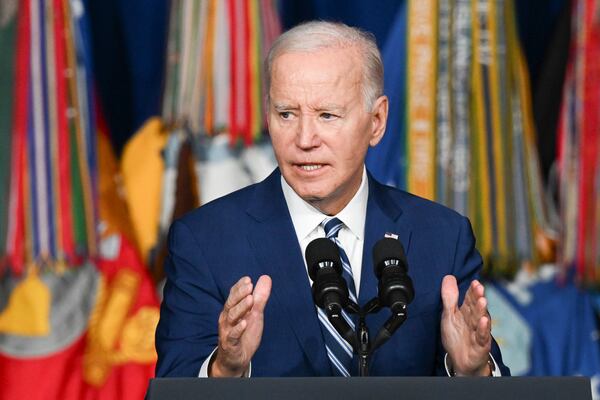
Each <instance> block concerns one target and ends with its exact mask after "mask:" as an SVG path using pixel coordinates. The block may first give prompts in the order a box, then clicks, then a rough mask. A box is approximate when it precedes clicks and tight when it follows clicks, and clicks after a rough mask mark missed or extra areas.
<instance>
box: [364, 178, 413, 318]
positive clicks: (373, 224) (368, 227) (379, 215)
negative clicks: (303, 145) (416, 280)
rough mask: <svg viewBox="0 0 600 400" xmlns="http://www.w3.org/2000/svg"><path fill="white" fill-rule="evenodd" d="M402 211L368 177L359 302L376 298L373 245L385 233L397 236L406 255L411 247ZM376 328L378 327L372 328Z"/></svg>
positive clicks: (382, 189)
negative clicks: (403, 222)
mask: <svg viewBox="0 0 600 400" xmlns="http://www.w3.org/2000/svg"><path fill="white" fill-rule="evenodd" d="M401 215H402V209H401V208H400V205H399V204H397V202H396V201H395V200H394V199H393V198H392V197H391V196H390V195H389V193H388V192H387V189H386V187H385V186H384V185H382V184H380V183H379V182H377V181H376V180H375V179H373V178H372V176H371V175H370V174H369V200H368V202H367V216H366V220H365V241H364V245H363V256H362V273H361V278H360V293H359V299H358V301H359V303H360V304H361V305H365V304H366V303H367V302H368V301H369V300H371V299H372V298H373V297H375V296H377V283H378V282H377V278H376V277H375V272H374V271H373V246H375V243H377V241H379V240H380V239H383V238H384V236H385V234H386V233H391V234H396V235H398V240H400V242H401V243H402V246H403V247H404V251H405V253H406V254H407V255H408V251H409V248H410V236H411V230H410V227H409V226H407V225H406V224H402V218H401ZM372 328H375V327H372Z"/></svg>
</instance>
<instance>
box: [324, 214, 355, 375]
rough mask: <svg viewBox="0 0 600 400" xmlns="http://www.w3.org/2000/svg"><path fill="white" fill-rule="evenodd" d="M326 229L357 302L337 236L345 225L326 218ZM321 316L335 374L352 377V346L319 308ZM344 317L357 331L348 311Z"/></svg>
mask: <svg viewBox="0 0 600 400" xmlns="http://www.w3.org/2000/svg"><path fill="white" fill-rule="evenodd" d="M321 225H322V226H323V228H324V229H325V236H327V238H328V239H330V240H331V241H333V242H334V243H335V244H336V245H337V246H338V248H339V252H340V258H341V261H342V266H343V271H342V275H343V276H344V279H346V283H347V284H348V291H349V293H350V299H351V300H352V301H354V302H357V301H356V289H355V286H354V278H353V276H352V269H351V268H350V262H349V261H348V256H347V255H346V252H345V251H344V248H343V247H342V245H341V243H340V241H339V239H338V237H337V235H338V232H339V231H340V229H342V227H343V226H344V223H343V222H342V221H340V220H339V219H337V218H326V219H325V220H323V222H322V223H321ZM317 312H318V314H319V321H320V322H321V328H322V331H323V337H324V339H325V348H326V350H327V356H328V357H329V360H331V365H332V366H333V373H334V375H337V376H350V366H351V364H352V357H353V352H352V346H350V344H349V343H348V342H346V341H345V340H344V339H343V338H342V337H341V335H340V334H339V333H338V332H337V331H336V330H335V328H334V327H333V326H332V325H331V323H330V322H329V320H328V319H327V315H326V314H325V312H324V311H323V310H322V309H321V308H317ZM342 316H343V317H344V319H345V320H346V321H347V322H348V324H350V326H351V327H352V329H355V326H354V321H352V319H351V318H350V317H349V316H348V314H347V313H346V311H342Z"/></svg>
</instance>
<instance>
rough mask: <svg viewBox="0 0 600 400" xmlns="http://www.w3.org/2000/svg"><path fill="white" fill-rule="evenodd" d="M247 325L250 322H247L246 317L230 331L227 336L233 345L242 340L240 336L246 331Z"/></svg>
mask: <svg viewBox="0 0 600 400" xmlns="http://www.w3.org/2000/svg"><path fill="white" fill-rule="evenodd" d="M247 326H248V323H247V322H246V320H245V319H243V320H241V321H240V322H238V323H237V324H236V325H235V326H234V327H233V328H231V330H230V331H229V334H228V335H227V338H226V340H227V342H228V343H229V344H231V345H233V346H235V345H237V344H238V343H239V341H240V338H241V337H242V335H243V334H244V331H245V330H246V327H247Z"/></svg>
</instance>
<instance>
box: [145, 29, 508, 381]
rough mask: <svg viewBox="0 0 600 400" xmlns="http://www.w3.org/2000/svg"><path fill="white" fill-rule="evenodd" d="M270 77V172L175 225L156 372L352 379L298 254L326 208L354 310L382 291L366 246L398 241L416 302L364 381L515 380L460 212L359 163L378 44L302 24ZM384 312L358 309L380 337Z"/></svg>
mask: <svg viewBox="0 0 600 400" xmlns="http://www.w3.org/2000/svg"><path fill="white" fill-rule="evenodd" d="M266 70H267V75H268V79H269V81H268V85H267V87H268V99H267V103H268V123H269V132H270V135H271V139H272V143H273V147H274V150H275V155H276V157H277V162H278V165H279V168H278V169H276V170H275V171H274V172H273V173H272V174H271V175H270V176H269V177H268V178H267V179H266V180H265V181H263V182H261V183H259V184H256V185H253V186H250V187H247V188H245V189H242V190H240V191H238V192H235V193H233V194H230V195H228V196H225V197H223V198H221V199H218V200H216V201H214V202H212V203H209V204H207V205H205V206H203V207H201V208H199V209H197V210H195V211H194V212H192V213H190V214H188V215H187V216H185V217H184V218H182V219H181V220H179V221H176V222H175V223H174V224H173V226H172V228H171V232H170V238H169V249H170V253H169V257H168V260H167V261H166V268H165V269H166V272H167V276H168V280H167V284H166V286H165V291H164V301H163V304H162V307H161V319H160V322H159V326H158V328H157V332H156V345H157V350H158V356H159V359H158V365H157V371H156V372H157V376H199V375H200V376H207V375H208V376H214V377H224V376H229V377H231V376H248V375H251V376H311V375H315V376H331V375H350V374H353V375H355V374H356V372H357V367H356V359H354V360H352V361H351V362H345V363H342V362H339V360H338V359H337V358H336V355H335V354H334V353H335V351H336V349H334V348H333V347H332V346H333V345H331V344H330V342H329V341H328V340H330V339H329V336H328V335H333V334H334V333H332V332H330V331H328V328H327V327H326V324H325V322H324V321H322V320H321V319H320V318H319V315H318V314H319V313H318V312H317V310H316V308H315V305H314V303H313V301H312V298H311V291H310V284H311V282H310V280H309V277H308V275H307V270H306V264H305V260H304V255H303V254H304V250H305V249H306V246H307V245H308V243H309V242H310V241H312V240H313V239H315V238H317V237H323V236H325V232H326V230H327V225H326V224H325V223H326V222H328V221H330V220H331V217H336V218H338V219H339V220H341V223H342V225H341V229H340V230H339V231H338V232H337V233H336V234H335V235H334V236H336V237H337V239H338V242H339V244H340V245H341V246H340V252H342V251H343V252H344V254H346V256H347V259H348V261H349V264H350V266H351V272H352V274H353V277H351V278H350V280H352V281H353V282H351V283H350V285H353V286H355V289H354V290H355V292H356V296H357V298H358V302H359V304H361V305H364V304H365V303H366V302H367V301H368V300H370V299H371V298H373V297H374V296H376V294H377V281H376V278H375V276H374V274H373V270H372V266H371V262H370V259H371V249H372V248H373V245H374V244H375V242H377V241H378V240H379V239H381V238H383V237H384V236H386V235H388V236H390V235H391V236H395V237H398V240H400V242H401V243H402V245H403V247H404V249H405V252H406V254H407V259H408V265H409V274H410V275H411V277H412V280H413V283H414V287H415V293H416V294H415V299H414V301H413V302H412V303H411V304H410V305H409V306H408V318H407V320H406V322H405V323H404V324H403V325H402V326H401V327H400V328H399V330H398V331H397V332H396V333H395V334H394V336H392V338H391V339H390V340H389V341H388V342H387V343H386V344H384V345H383V346H382V347H381V348H379V349H378V350H377V351H376V352H375V354H374V355H373V357H372V360H371V361H372V362H371V365H370V372H371V374H372V375H436V374H437V375H445V374H447V373H450V374H456V375H475V376H489V375H491V374H492V373H494V374H495V375H497V374H498V373H499V372H500V371H499V369H500V370H501V372H502V374H508V369H507V368H506V367H504V366H503V365H502V360H501V356H500V352H499V349H498V347H497V345H496V344H495V342H494V341H493V339H492V337H491V321H490V317H489V314H488V313H487V307H486V306H487V303H486V299H485V297H484V288H483V286H482V285H481V284H480V283H479V282H478V281H477V280H475V278H476V277H477V274H478V271H479V269H480V267H481V262H482V261H481V257H480V256H479V254H478V253H477V251H476V250H475V248H474V238H473V234H472V231H471V227H470V224H469V222H468V220H467V219H466V218H464V217H462V216H460V215H458V214H457V213H455V212H453V211H451V210H448V209H446V208H444V207H442V206H440V205H437V204H435V203H432V202H429V201H427V200H423V199H420V198H417V197H415V196H412V195H410V194H408V193H405V192H402V191H399V190H396V189H393V188H390V187H387V186H384V185H381V184H380V183H378V182H376V181H375V180H374V179H373V178H372V177H370V176H369V175H368V173H367V172H366V169H365V167H364V159H365V154H366V152H367V149H368V147H369V146H375V145H376V144H377V143H378V142H379V141H380V140H381V138H382V136H383V133H384V131H385V124H386V119H387V114H388V100H387V97H385V96H384V95H383V93H382V91H383V67H382V63H381V57H380V54H379V51H378V50H377V46H376V44H375V42H374V40H373V39H372V37H371V36H369V35H367V34H365V33H363V32H361V31H358V30H356V29H353V28H349V27H347V26H345V25H342V24H333V23H327V22H310V23H306V24H302V25H299V26H297V27H295V28H294V29H292V30H290V31H288V32H286V33H285V34H283V35H282V36H281V37H280V38H279V39H278V40H277V41H276V42H275V44H274V45H273V47H272V49H271V51H270V53H269V56H268V59H267V61H266ZM338 228H339V227H338ZM440 293H441V296H440ZM463 298H464V302H462V305H461V307H458V304H459V301H461V300H462V299H463ZM442 300H443V301H442ZM442 309H443V313H442V312H441V311H442ZM388 317H389V311H387V310H382V311H380V312H379V313H377V314H372V315H369V316H368V317H367V324H368V326H369V327H370V329H371V330H372V331H373V332H372V334H373V335H374V334H375V333H376V330H377V329H379V327H381V326H382V324H383V323H384V322H385V320H386V319H387V318H388ZM338 344H339V343H338ZM341 345H342V346H343V345H344V343H341ZM490 353H491V355H490ZM494 370H495V371H494Z"/></svg>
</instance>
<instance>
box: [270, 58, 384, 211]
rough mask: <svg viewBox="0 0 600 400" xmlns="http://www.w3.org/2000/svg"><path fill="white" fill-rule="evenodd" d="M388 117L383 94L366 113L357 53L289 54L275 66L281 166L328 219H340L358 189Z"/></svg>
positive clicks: (275, 134)
mask: <svg viewBox="0 0 600 400" xmlns="http://www.w3.org/2000/svg"><path fill="white" fill-rule="evenodd" d="M386 118H387V98H386V97H384V96H382V97H380V98H379V99H377V101H376V102H375V105H374V106H373V109H372V110H371V111H370V112H368V111H367V109H366V106H365V104H364V99H363V93H362V59H361V58H360V57H359V55H358V53H357V50H356V49H353V48H345V49H324V50H318V51H314V52H292V53H284V54H282V55H280V56H279V57H277V58H276V59H275V61H274V62H273V66H272V73H271V88H270V92H269V114H268V122H269V132H270V134H271V140H272V142H273V148H274V150H275V156H276V157H277V162H278V164H279V168H280V169H281V173H282V174H283V177H284V178H285V180H286V182H287V183H288V184H289V185H290V186H291V187H292V188H293V189H294V191H295V192H296V193H297V194H298V195H299V196H300V197H301V198H302V199H304V200H305V201H307V202H308V203H310V204H312V205H313V206H314V207H316V208H318V209H319V210H321V211H322V212H324V213H325V214H329V215H333V214H337V213H338V212H339V211H341V210H342V209H343V208H344V207H345V206H346V204H348V202H349V201H350V200H351V199H352V197H353V196H354V194H355V193H356V191H357V190H358V187H359V186H360V182H361V178H362V171H363V163H364V159H365V155H366V152H367V149H368V147H369V145H371V146H374V145H376V144H377V143H378V142H379V140H380V139H381V137H382V136H383V132H384V130H385V121H386Z"/></svg>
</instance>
